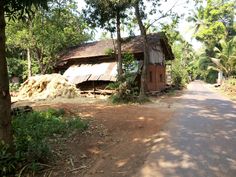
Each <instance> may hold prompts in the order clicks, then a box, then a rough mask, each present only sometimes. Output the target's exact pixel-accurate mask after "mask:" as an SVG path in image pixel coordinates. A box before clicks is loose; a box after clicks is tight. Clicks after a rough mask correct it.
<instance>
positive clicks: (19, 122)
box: [0, 109, 88, 176]
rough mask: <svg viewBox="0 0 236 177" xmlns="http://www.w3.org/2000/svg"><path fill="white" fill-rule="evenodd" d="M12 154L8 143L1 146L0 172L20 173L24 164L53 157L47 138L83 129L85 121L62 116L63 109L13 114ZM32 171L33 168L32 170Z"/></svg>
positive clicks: (44, 160)
mask: <svg viewBox="0 0 236 177" xmlns="http://www.w3.org/2000/svg"><path fill="white" fill-rule="evenodd" d="M12 125H13V130H14V146H15V155H12V154H11V153H9V148H8V146H7V145H1V147H0V149H1V151H0V152H1V153H0V159H1V161H0V168H1V169H0V171H1V172H0V174H1V175H2V176H4V175H8V174H13V173H15V172H17V171H18V172H19V170H20V169H22V168H23V166H24V165H25V164H29V165H28V166H27V168H28V169H29V168H32V167H34V168H36V169H37V164H38V163H39V162H40V163H46V162H48V161H49V160H50V158H51V157H52V155H53V154H52V151H51V149H50V145H49V141H50V139H57V137H58V136H68V135H69V133H70V132H72V131H74V130H80V131H83V130H85V129H86V128H87V126H88V124H87V123H86V122H83V121H82V120H81V119H80V118H78V117H73V118H65V112H64V110H63V109H59V110H54V109H48V110H47V111H41V112H30V113H21V114H18V115H17V116H15V117H13V121H12ZM31 170H32V169H31Z"/></svg>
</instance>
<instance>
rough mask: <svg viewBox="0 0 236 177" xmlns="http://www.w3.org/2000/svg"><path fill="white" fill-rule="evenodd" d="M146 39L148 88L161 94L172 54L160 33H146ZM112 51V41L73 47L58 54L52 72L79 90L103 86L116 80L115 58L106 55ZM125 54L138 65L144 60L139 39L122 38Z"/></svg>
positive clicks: (114, 43) (113, 42) (113, 41)
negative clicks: (130, 54)
mask: <svg viewBox="0 0 236 177" xmlns="http://www.w3.org/2000/svg"><path fill="white" fill-rule="evenodd" d="M147 38H148V43H149V56H150V61H149V64H148V69H147V70H148V71H147V73H148V75H147V89H148V91H160V90H162V89H164V88H165V86H166V61H167V60H173V59H174V55H173V53H172V50H171V47H170V45H169V44H168V40H167V38H166V36H165V35H164V34H163V33H155V34H149V35H148V36H147ZM114 48H116V41H115V40H112V39H109V40H101V41H96V42H90V43H85V44H81V45H79V46H75V47H73V48H70V49H68V50H67V51H66V52H64V53H63V54H62V55H61V57H60V59H59V61H58V63H57V65H56V68H55V69H56V71H57V72H60V73H61V74H64V76H65V77H66V78H67V79H68V80H69V81H70V82H72V83H74V84H76V85H77V86H78V87H79V88H80V89H84V88H87V87H88V85H91V86H93V87H94V86H96V87H97V86H101V85H106V84H108V83H110V82H114V81H116V75H117V57H116V56H115V55H111V54H110V52H109V51H112V50H113V49H114ZM113 51H114V50H113ZM125 52H129V53H132V54H133V55H134V57H135V59H136V60H137V61H138V62H139V63H140V65H141V64H142V63H143V62H142V61H143V58H144V53H143V42H142V38H141V36H134V37H128V38H125V39H123V41H122V53H125ZM140 68H141V67H140ZM94 84H95V85H94ZM85 86H86V87H85Z"/></svg>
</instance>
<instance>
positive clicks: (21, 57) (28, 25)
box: [6, 1, 92, 79]
mask: <svg viewBox="0 0 236 177" xmlns="http://www.w3.org/2000/svg"><path fill="white" fill-rule="evenodd" d="M32 11H33V12H34V13H33V14H34V15H33V16H29V15H27V14H24V15H25V18H24V21H23V22H22V21H21V20H15V21H10V22H8V23H7V27H6V37H7V48H8V56H7V58H8V61H10V60H13V61H11V63H13V62H14V63H16V62H18V63H19V64H17V65H16V66H19V67H20V68H21V70H19V71H16V70H14V67H9V70H10V73H12V74H14V75H17V76H21V78H24V79H25V77H26V76H27V74H28V72H27V66H28V64H27V59H26V58H27V52H26V50H27V49H28V50H30V56H31V63H32V73H33V74H39V73H48V72H51V71H52V69H53V66H54V64H55V62H56V60H57V58H58V55H60V54H61V52H62V51H63V50H65V49H66V48H69V47H72V46H75V45H78V44H81V43H83V42H84V41H87V40H89V39H91V37H92V35H91V33H90V31H88V30H87V29H88V28H87V24H86V23H85V21H84V19H83V17H82V16H81V15H80V14H79V13H78V12H77V6H76V3H75V2H74V1H70V3H68V2H66V1H61V2H60V3H56V2H55V3H52V4H51V7H50V9H49V10H48V11H44V10H40V11H39V10H38V9H35V8H32ZM11 63H10V64H9V66H12V65H11ZM22 70H23V71H22Z"/></svg>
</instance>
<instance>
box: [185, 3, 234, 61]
mask: <svg viewBox="0 0 236 177" xmlns="http://www.w3.org/2000/svg"><path fill="white" fill-rule="evenodd" d="M234 19H235V2H234V1H231V0H229V1H223V0H208V1H207V5H206V6H203V5H202V4H201V2H200V3H199V2H198V8H197V11H196V12H194V13H193V15H192V16H190V17H189V19H188V20H189V21H192V22H194V23H195V29H196V30H195V32H196V33H195V37H196V39H197V40H199V41H201V42H203V43H204V44H205V45H206V47H207V55H208V56H211V57H212V56H213V55H214V52H213V49H214V47H215V46H217V44H218V42H219V41H220V40H221V39H224V38H225V37H226V38H228V39H230V38H232V36H234V35H235V34H236V29H235V28H234Z"/></svg>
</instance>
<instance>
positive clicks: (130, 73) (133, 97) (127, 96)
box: [108, 53, 139, 103]
mask: <svg viewBox="0 0 236 177" xmlns="http://www.w3.org/2000/svg"><path fill="white" fill-rule="evenodd" d="M137 68H138V63H137V62H136V61H135V59H134V56H133V55H132V54H130V53H124V54H123V69H124V70H123V71H124V73H123V75H122V76H120V78H118V81H117V82H115V83H112V84H110V85H109V86H108V87H109V88H112V89H116V91H117V93H115V94H114V95H112V96H111V101H112V102H113V103H129V102H139V99H138V94H139V87H138V84H137V82H135V80H136V77H137V71H135V70H136V69H137Z"/></svg>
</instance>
